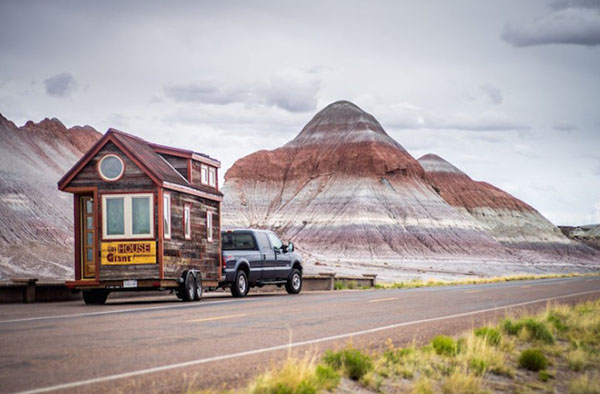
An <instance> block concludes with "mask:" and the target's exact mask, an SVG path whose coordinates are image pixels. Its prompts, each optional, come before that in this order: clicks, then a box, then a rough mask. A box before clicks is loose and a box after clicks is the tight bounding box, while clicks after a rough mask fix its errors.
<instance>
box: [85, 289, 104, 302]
mask: <svg viewBox="0 0 600 394" xmlns="http://www.w3.org/2000/svg"><path fill="white" fill-rule="evenodd" d="M107 298H108V291H106V290H102V289H94V290H84V291H83V302H85V303H86V304H87V305H104V303H105V302H106V299H107Z"/></svg>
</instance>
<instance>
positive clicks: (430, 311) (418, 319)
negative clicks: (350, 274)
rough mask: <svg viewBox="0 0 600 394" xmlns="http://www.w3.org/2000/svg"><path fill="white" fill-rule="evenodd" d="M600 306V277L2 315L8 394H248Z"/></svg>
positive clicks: (1, 385)
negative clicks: (577, 307) (281, 373)
mask: <svg viewBox="0 0 600 394" xmlns="http://www.w3.org/2000/svg"><path fill="white" fill-rule="evenodd" d="M598 297H600V278H597V277H587V278H569V279H551V280H536V281H517V282H505V283H496V284H487V285H471V286H447V287H433V288H420V289H411V290H369V291H337V292H312V293H303V294H300V295H298V296H289V295H287V294H285V293H278V294H258V295H254V296H253V295H252V292H251V293H250V295H249V296H248V297H246V298H243V299H234V298H231V297H230V296H224V295H213V296H210V295H209V296H207V297H205V298H203V300H202V301H200V302H196V303H183V302H180V301H178V300H177V299H176V298H175V297H174V296H170V297H154V298H144V299H119V300H116V299H115V300H110V299H109V303H108V304H107V305H104V306H86V305H83V302H63V303H48V304H29V305H25V304H4V305H0V349H1V350H0V392H24V391H29V392H45V391H63V392H77V393H81V392H90V393H92V392H106V391H111V392H115V391H116V392H181V391H186V390H189V389H192V388H193V389H195V388H199V389H203V388H216V389H220V388H226V387H236V386H239V385H241V384H244V383H245V382H246V381H247V380H248V379H250V378H251V377H252V376H254V375H255V374H257V373H259V372H261V371H264V370H265V368H268V367H270V366H272V365H274V364H275V363H276V362H278V361H280V360H282V359H284V358H285V357H287V356H288V354H290V353H292V354H294V355H295V356H299V357H301V356H303V355H305V354H306V353H308V354H309V355H318V354H319V353H320V352H322V351H324V350H325V349H331V348H339V347H342V346H345V345H346V344H347V343H348V342H349V341H352V343H353V345H354V346H357V347H359V348H364V349H366V350H375V349H378V348H382V347H383V346H385V342H386V341H387V340H388V339H389V340H392V341H393V343H394V344H396V345H402V344H406V343H409V342H411V341H413V340H416V341H423V340H427V339H429V338H431V337H432V336H433V335H437V334H439V333H446V334H458V333H460V332H461V331H463V330H466V329H469V328H472V327H475V326H479V325H482V324H485V323H486V322H488V321H493V320H496V319H498V318H500V317H503V316H504V315H505V314H506V313H518V312H521V311H523V310H528V311H529V310H537V309H540V308H543V307H544V306H545V305H546V303H547V302H548V301H554V300H555V301H558V302H564V303H573V302H576V301H581V300H585V299H596V298H598Z"/></svg>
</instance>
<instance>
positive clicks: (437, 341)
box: [431, 335, 458, 356]
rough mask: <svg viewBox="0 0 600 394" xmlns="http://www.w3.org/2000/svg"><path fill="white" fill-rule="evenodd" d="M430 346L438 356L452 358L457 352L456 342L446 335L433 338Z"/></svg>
mask: <svg viewBox="0 0 600 394" xmlns="http://www.w3.org/2000/svg"><path fill="white" fill-rule="evenodd" d="M431 345H432V346H433V349H434V350H435V352H436V353H437V354H439V355H440V356H454V355H455V354H456V353H457V352H458V346H457V344H456V341H455V340H454V339H452V338H450V337H448V336H446V335H438V336H437V337H435V338H433V340H432V341H431Z"/></svg>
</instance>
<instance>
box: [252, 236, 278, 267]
mask: <svg viewBox="0 0 600 394" xmlns="http://www.w3.org/2000/svg"><path fill="white" fill-rule="evenodd" d="M256 240H257V241H258V249H259V250H260V253H261V255H262V259H263V268H262V274H261V276H260V279H273V278H275V271H276V270H277V267H276V265H275V264H276V261H275V251H274V250H273V248H272V247H271V244H270V243H269V239H268V238H267V234H265V233H264V232H262V231H261V232H257V233H256Z"/></svg>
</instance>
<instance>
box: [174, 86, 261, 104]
mask: <svg viewBox="0 0 600 394" xmlns="http://www.w3.org/2000/svg"><path fill="white" fill-rule="evenodd" d="M164 90H165V94H166V95H167V97H169V98H171V99H173V100H175V101H179V102H187V103H205V104H220V105H225V104H231V103H238V102H245V101H248V100H249V99H250V96H251V95H252V93H251V92H250V91H249V89H244V88H241V87H237V88H232V87H228V86H226V85H224V84H221V83H218V82H216V81H204V82H201V83H190V84H181V85H169V86H165V88H164Z"/></svg>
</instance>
